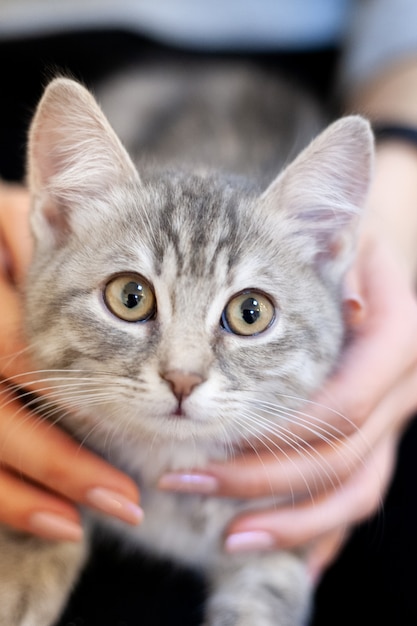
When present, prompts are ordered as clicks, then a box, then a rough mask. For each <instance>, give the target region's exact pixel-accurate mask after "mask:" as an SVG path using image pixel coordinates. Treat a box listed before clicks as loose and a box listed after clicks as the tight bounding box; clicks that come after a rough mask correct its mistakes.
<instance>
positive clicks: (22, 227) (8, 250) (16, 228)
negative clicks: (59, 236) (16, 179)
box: [0, 183, 33, 283]
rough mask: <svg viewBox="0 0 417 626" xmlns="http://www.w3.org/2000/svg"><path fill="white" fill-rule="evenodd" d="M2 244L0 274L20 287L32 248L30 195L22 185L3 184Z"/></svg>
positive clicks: (0, 210)
mask: <svg viewBox="0 0 417 626" xmlns="http://www.w3.org/2000/svg"><path fill="white" fill-rule="evenodd" d="M0 243H1V245H0V248H1V250H2V257H1V258H2V262H1V263H0V272H1V273H2V274H3V276H7V278H8V279H11V280H12V281H13V282H15V283H20V282H21V281H22V279H23V277H24V275H25V274H26V270H27V267H28V265H29V262H30V259H31V256H32V247H33V246H32V237H31V235H30V229H29V192H28V191H27V189H25V187H23V186H22V185H17V184H5V183H0Z"/></svg>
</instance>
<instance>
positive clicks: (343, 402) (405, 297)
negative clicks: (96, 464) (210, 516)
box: [160, 237, 417, 579]
mask: <svg viewBox="0 0 417 626" xmlns="http://www.w3.org/2000/svg"><path fill="white" fill-rule="evenodd" d="M349 288H350V289H354V292H356V293H358V294H359V295H360V298H361V300H362V302H363V308H361V309H360V310H359V311H358V314H357V315H355V316H353V319H352V320H351V322H352V328H351V330H352V340H351V341H350V343H349V345H348V346H347V348H346V350H345V353H344V355H343V359H342V363H341V365H340V368H339V369H338V371H337V372H336V373H335V374H334V375H333V376H332V377H331V379H330V380H329V381H328V382H327V383H326V385H325V386H324V388H323V389H322V390H321V391H320V394H319V395H318V396H317V397H316V398H314V399H313V403H312V404H308V405H307V406H306V407H305V408H304V410H303V411H304V412H303V413H302V414H300V416H301V418H303V419H306V418H307V419H308V422H307V423H306V422H304V423H300V424H299V425H298V426H295V427H294V428H293V429H292V433H293V441H295V440H296V438H297V443H298V445H294V446H288V445H286V444H285V443H284V442H278V441H277V442H276V447H275V449H272V446H271V442H270V441H268V449H264V450H258V451H257V452H256V453H253V452H252V453H250V452H248V453H246V454H245V455H243V456H241V457H238V458H235V459H234V460H233V461H231V462H230V463H226V464H211V465H210V466H209V467H208V468H206V469H205V470H204V472H199V471H198V470H196V471H195V472H192V473H187V474H180V473H179V474H171V475H168V476H164V477H162V478H161V482H160V486H161V488H164V489H174V490H177V491H185V492H204V493H210V494H217V495H220V496H232V497H238V498H262V497H268V496H271V494H272V495H273V496H274V498H276V500H277V506H276V508H274V509H269V510H265V511H260V512H253V513H252V512H251V513H248V514H244V515H241V516H240V517H238V518H236V519H234V520H233V521H232V522H231V524H230V525H229V527H228V528H227V531H226V537H225V549H226V550H227V551H229V552H238V551H248V550H255V549H266V550H269V549H273V548H293V547H296V546H304V548H305V549H306V550H307V560H308V566H309V569H310V573H311V576H312V577H313V578H314V579H317V578H318V577H319V576H320V574H321V572H322V571H323V569H324V568H325V567H326V566H327V565H328V564H329V563H330V562H331V561H332V560H333V559H334V558H335V556H336V555H337V553H338V551H339V549H340V546H341V545H342V543H343V540H344V538H345V537H346V535H347V533H348V532H349V528H350V527H351V526H352V524H354V523H356V522H359V521H360V520H362V519H364V518H366V517H368V516H369V515H370V514H372V513H373V512H375V511H376V510H377V509H378V507H379V505H380V504H381V500H382V498H383V495H384V493H385V490H386V488H387V485H388V483H389V481H390V478H391V476H392V472H393V466H394V462H395V454H396V447H397V443H398V440H399V438H400V435H401V432H402V430H403V428H404V426H405V424H406V423H407V420H408V418H409V416H410V415H411V413H412V412H413V411H414V410H415V409H416V407H417V392H416V389H417V345H416V344H415V342H414V341H413V340H412V338H414V337H416V336H417V304H416V299H415V295H414V291H413V289H412V287H411V286H410V280H409V277H408V275H406V274H405V273H404V271H403V265H402V263H401V262H400V261H399V260H398V258H397V256H396V255H395V253H394V252H393V250H392V249H391V247H390V246H389V245H388V244H386V243H385V242H383V241H382V240H379V239H378V238H373V237H368V238H365V241H364V243H363V246H362V250H361V253H360V255H359V257H358V261H357V263H356V266H355V267H354V269H353V272H352V274H351V277H350V284H349ZM325 407H331V408H332V409H333V410H327V409H326V408H325ZM307 414H308V417H307ZM300 438H302V440H303V441H305V443H303V442H302V441H301V440H300ZM280 499H282V503H280Z"/></svg>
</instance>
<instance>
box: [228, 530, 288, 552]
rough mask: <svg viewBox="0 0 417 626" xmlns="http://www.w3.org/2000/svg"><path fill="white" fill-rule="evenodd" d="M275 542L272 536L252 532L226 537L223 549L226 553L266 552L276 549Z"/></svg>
mask: <svg viewBox="0 0 417 626" xmlns="http://www.w3.org/2000/svg"><path fill="white" fill-rule="evenodd" d="M276 547H277V546H276V541H275V539H274V537H273V536H272V535H270V534H269V533H267V532H265V531H263V530H256V531H255V530H254V531H248V532H242V533H234V534H232V535H229V536H228V537H226V540H225V543H224V548H225V550H226V552H229V553H231V554H234V553H236V552H256V551H261V552H267V551H268V550H271V549H272V548H276Z"/></svg>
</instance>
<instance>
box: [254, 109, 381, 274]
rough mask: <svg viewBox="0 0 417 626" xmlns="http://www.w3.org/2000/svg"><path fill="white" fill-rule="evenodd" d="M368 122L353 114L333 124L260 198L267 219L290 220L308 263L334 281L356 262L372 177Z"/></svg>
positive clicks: (291, 228) (293, 233)
mask: <svg viewBox="0 0 417 626" xmlns="http://www.w3.org/2000/svg"><path fill="white" fill-rule="evenodd" d="M373 154H374V150H373V135H372V131H371V128H370V124H369V123H368V122H367V121H366V120H365V119H364V118H362V117H361V116H357V115H352V116H347V117H344V118H341V119H340V120H338V121H336V122H334V123H333V124H331V125H330V126H329V127H328V128H327V129H326V130H324V131H323V132H322V133H321V134H320V135H319V136H318V137H317V138H316V139H314V140H313V141H312V142H311V143H310V145H309V146H307V148H305V149H304V150H303V151H302V152H301V153H300V155H299V156H298V157H297V158H296V159H295V160H294V161H293V162H292V163H291V164H290V165H289V166H288V167H287V168H286V169H285V170H284V171H283V172H281V174H280V175H279V176H278V177H277V178H276V179H275V181H274V182H273V183H272V184H271V185H270V186H269V187H268V189H267V190H266V191H265V192H264V194H263V195H262V198H261V200H262V202H263V204H264V207H266V209H267V211H268V213H269V215H271V214H273V213H275V212H276V211H277V209H278V210H279V211H283V212H284V214H285V215H287V216H288V218H289V220H288V227H289V229H290V232H291V233H292V235H295V236H299V238H300V242H301V249H302V254H304V255H305V260H306V262H307V263H312V262H313V263H315V265H316V267H317V269H318V271H319V272H320V273H321V274H322V275H323V276H324V277H325V278H326V279H330V280H331V281H332V282H334V283H338V282H340V280H341V278H342V276H343V274H344V272H345V271H346V270H347V268H348V266H349V264H350V263H351V261H352V257H353V251H354V248H355V243H356V238H357V229H358V222H359V217H360V214H361V213H362V211H363V209H364V207H365V203H366V198H367V194H368V189H369V186H370V183H371V178H372V166H373Z"/></svg>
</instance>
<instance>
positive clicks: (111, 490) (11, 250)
mask: <svg viewBox="0 0 417 626" xmlns="http://www.w3.org/2000/svg"><path fill="white" fill-rule="evenodd" d="M28 211H29V198H28V193H27V191H26V190H25V189H24V188H23V187H21V186H19V185H6V184H4V183H1V182H0V302H1V324H0V522H2V523H6V524H8V525H10V526H12V527H14V528H17V529H19V530H25V531H28V532H31V533H34V534H38V535H41V536H44V537H47V538H50V539H69V540H73V541H77V540H79V539H80V538H81V534H82V530H81V526H80V516H79V513H78V510H77V504H85V505H87V506H92V507H94V508H96V509H98V510H101V511H104V512H106V513H108V514H110V515H114V516H115V517H118V518H120V519H122V520H124V521H126V522H128V523H132V524H136V523H138V522H139V521H140V519H141V517H142V512H141V510H140V508H139V507H138V505H137V502H138V497H139V496H138V493H137V488H136V485H135V484H134V483H133V481H131V479H130V478H128V477H127V476H126V475H124V474H122V473H121V472H119V471H118V470H116V469H115V468H113V467H111V466H110V465H108V464H107V463H105V462H104V461H103V460H102V459H100V458H99V457H97V456H95V455H94V454H92V453H91V452H89V451H88V450H87V449H86V448H84V447H81V446H80V445H79V444H78V443H77V442H75V441H73V440H72V439H71V438H70V437H68V436H67V435H65V434H64V433H63V432H62V431H61V430H60V429H58V428H54V427H51V426H50V425H48V424H46V423H45V422H42V421H41V419H39V418H38V417H36V416H35V415H34V414H32V413H31V412H30V411H29V410H28V408H27V407H25V406H24V405H23V404H22V403H21V402H20V400H19V399H18V398H17V397H16V396H15V394H14V392H13V389H12V387H11V383H12V382H13V383H17V384H20V385H26V383H27V381H28V378H29V377H28V376H27V375H25V372H31V371H32V370H33V367H32V365H31V363H30V359H29V357H28V355H27V350H26V346H25V343H24V340H23V339H22V332H21V322H22V314H21V298H20V293H19V289H18V285H19V284H20V283H21V281H22V280H23V278H24V275H25V272H26V268H27V266H28V263H29V261H30V256H31V239H30V234H29V230H28ZM6 379H8V381H7V380H6ZM30 379H31V381H32V383H33V384H35V385H36V380H34V379H33V377H32V376H30Z"/></svg>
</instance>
